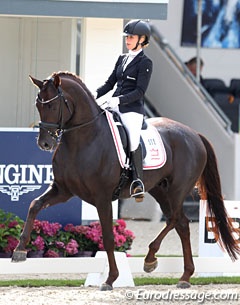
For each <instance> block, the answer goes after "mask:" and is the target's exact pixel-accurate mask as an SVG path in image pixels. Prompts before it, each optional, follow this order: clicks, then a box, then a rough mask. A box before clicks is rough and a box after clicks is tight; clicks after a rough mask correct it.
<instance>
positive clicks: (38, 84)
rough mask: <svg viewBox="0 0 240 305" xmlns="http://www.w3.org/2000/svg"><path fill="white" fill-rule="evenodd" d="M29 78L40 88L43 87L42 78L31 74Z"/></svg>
mask: <svg viewBox="0 0 240 305" xmlns="http://www.w3.org/2000/svg"><path fill="white" fill-rule="evenodd" d="M29 78H30V80H31V81H32V83H33V84H34V86H37V87H38V88H39V89H41V88H42V86H43V82H42V81H41V80H38V79H36V78H34V77H32V76H31V75H29Z"/></svg>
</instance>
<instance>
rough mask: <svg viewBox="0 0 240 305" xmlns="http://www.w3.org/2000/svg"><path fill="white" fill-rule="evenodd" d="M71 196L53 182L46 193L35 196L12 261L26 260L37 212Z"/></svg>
mask: <svg viewBox="0 0 240 305" xmlns="http://www.w3.org/2000/svg"><path fill="white" fill-rule="evenodd" d="M70 197H71V196H70V195H69V194H68V195H67V194H63V193H62V192H60V191H59V189H58V187H57V186H56V184H55V183H53V184H52V185H51V186H50V187H49V188H48V189H47V190H46V192H45V193H44V194H42V195H41V196H40V197H38V198H35V199H34V200H33V201H32V202H31V204H30V207H29V209H28V215H27V219H26V222H25V224H24V227H23V231H22V233H21V236H20V240H19V243H18V245H17V247H16V249H15V250H14V252H13V256H12V261H13V262H20V261H25V260H26V258H27V250H26V245H27V244H28V242H29V240H30V234H31V232H32V228H33V223H34V220H35V219H36V216H37V214H38V213H39V212H40V211H41V210H42V209H44V208H46V207H48V206H52V205H54V204H56V203H59V202H64V201H66V200H67V199H69V198H70Z"/></svg>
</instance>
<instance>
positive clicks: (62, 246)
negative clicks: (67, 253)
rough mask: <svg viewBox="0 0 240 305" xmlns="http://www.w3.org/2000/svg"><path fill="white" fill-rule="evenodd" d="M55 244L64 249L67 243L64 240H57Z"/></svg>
mask: <svg viewBox="0 0 240 305" xmlns="http://www.w3.org/2000/svg"><path fill="white" fill-rule="evenodd" d="M55 245H56V247H57V248H58V249H64V248H65V245H64V243H63V242H62V241H55Z"/></svg>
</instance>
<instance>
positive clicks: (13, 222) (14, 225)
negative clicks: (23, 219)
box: [8, 220, 18, 228]
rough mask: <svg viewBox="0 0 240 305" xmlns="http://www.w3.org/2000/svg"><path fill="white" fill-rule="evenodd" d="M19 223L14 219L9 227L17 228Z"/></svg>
mask: <svg viewBox="0 0 240 305" xmlns="http://www.w3.org/2000/svg"><path fill="white" fill-rule="evenodd" d="M17 225H18V222H17V221H16V220H13V221H11V222H9V224H8V227H9V228H15V227H16V226H17Z"/></svg>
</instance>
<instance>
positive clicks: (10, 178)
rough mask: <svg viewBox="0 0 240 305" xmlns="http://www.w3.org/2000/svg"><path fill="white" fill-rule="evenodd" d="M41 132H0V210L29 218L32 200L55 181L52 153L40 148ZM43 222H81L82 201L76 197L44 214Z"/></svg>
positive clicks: (41, 213) (47, 210) (39, 217)
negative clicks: (39, 137)
mask: <svg viewBox="0 0 240 305" xmlns="http://www.w3.org/2000/svg"><path fill="white" fill-rule="evenodd" d="M37 135H38V132H37V131H34V130H33V129H29V128H25V129H23V128H18V129H1V130H0V147H1V150H0V209H3V210H5V211H8V212H12V213H14V214H16V215H18V216H19V217H21V218H22V219H23V220H25V219H26V215H27V211H28V207H29V205H30V203H31V201H32V200H33V199H34V198H36V197H38V196H39V195H41V194H42V193H43V192H44V191H45V190H46V189H47V188H48V186H49V184H50V183H51V181H52V180H53V173H52V163H51V160H52V154H51V153H49V152H44V151H42V150H40V149H39V147H38V146H37V142H36V138H37ZM37 218H38V219H40V220H43V219H44V220H49V221H53V222H60V223H61V224H63V225H64V224H66V223H73V224H80V223H81V200H80V199H79V198H76V197H75V198H73V199H71V200H69V201H68V202H67V203H61V204H57V205H55V206H53V207H49V208H47V209H45V210H43V211H41V212H40V213H39V214H38V216H37Z"/></svg>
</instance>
